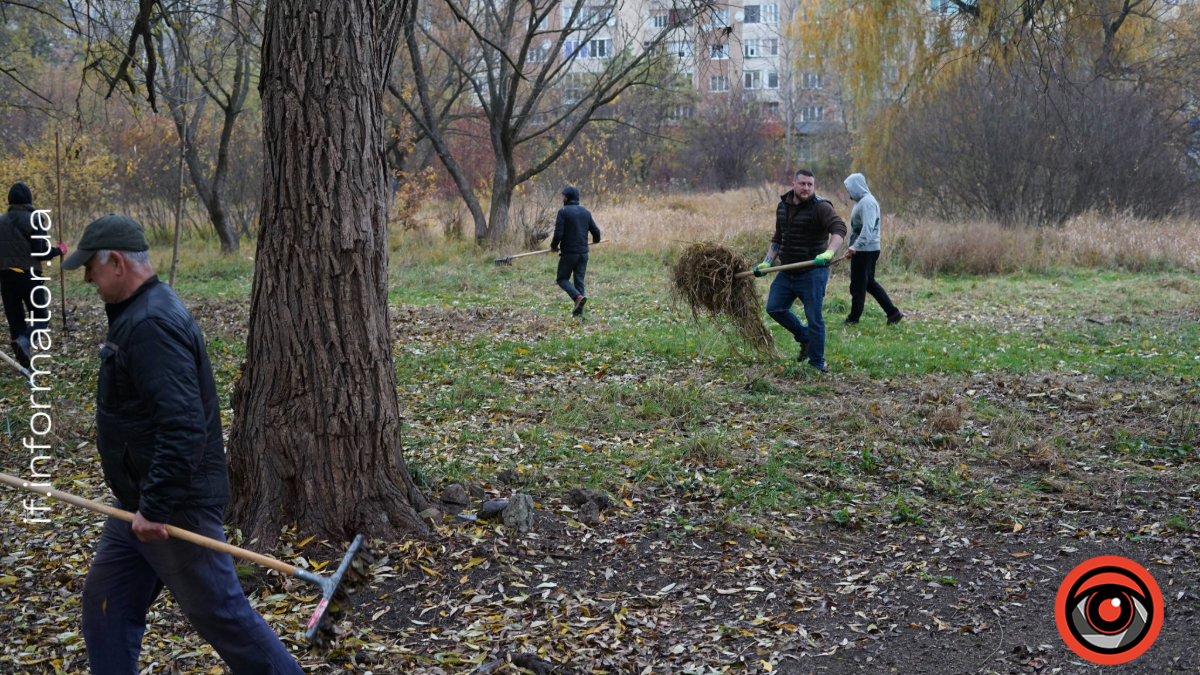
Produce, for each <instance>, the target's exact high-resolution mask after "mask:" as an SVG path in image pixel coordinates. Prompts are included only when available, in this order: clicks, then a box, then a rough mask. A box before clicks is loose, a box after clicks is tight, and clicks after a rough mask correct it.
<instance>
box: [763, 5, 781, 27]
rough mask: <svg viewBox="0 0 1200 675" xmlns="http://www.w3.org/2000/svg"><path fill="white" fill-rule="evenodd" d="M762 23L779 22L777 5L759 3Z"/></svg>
mask: <svg viewBox="0 0 1200 675" xmlns="http://www.w3.org/2000/svg"><path fill="white" fill-rule="evenodd" d="M759 8H760V9H759V15H760V16H761V18H762V22H763V23H779V5H759Z"/></svg>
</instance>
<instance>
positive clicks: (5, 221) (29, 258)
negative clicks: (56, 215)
mask: <svg viewBox="0 0 1200 675" xmlns="http://www.w3.org/2000/svg"><path fill="white" fill-rule="evenodd" d="M9 198H10V199H12V195H11V193H10V195H9ZM33 210H34V209H33V205H32V204H18V203H13V204H9V206H8V212H7V213H5V214H4V215H2V216H0V270H7V269H18V270H22V271H29V270H30V269H33V270H34V271H36V272H37V276H41V275H42V266H41V264H40V263H41V261H43V260H48V259H50V258H53V257H54V256H56V255H59V250H58V249H57V248H55V247H54V246H53V245H51V243H50V235H49V234H47V233H46V231H45V230H43V229H42V227H48V226H49V225H50V220H49V219H46V220H45V221H41V222H42V223H43V225H41V226H39V227H34V225H33ZM35 253H36V255H35Z"/></svg>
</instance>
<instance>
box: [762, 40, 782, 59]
mask: <svg viewBox="0 0 1200 675" xmlns="http://www.w3.org/2000/svg"><path fill="white" fill-rule="evenodd" d="M760 50H761V53H762V55H763V56H779V38H769V39H764V40H763V41H762V42H761V43H760Z"/></svg>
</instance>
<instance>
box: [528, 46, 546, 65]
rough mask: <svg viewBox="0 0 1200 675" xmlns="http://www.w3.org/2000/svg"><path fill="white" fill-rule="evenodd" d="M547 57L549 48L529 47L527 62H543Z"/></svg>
mask: <svg viewBox="0 0 1200 675" xmlns="http://www.w3.org/2000/svg"><path fill="white" fill-rule="evenodd" d="M549 58H550V50H549V49H543V48H541V47H530V48H529V62H530V63H545V62H546V61H547V59H549Z"/></svg>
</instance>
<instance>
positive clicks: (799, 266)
mask: <svg viewBox="0 0 1200 675" xmlns="http://www.w3.org/2000/svg"><path fill="white" fill-rule="evenodd" d="M845 259H846V256H842V257H840V258H834V259H833V260H830V261H829V264H828V265H826V267H833V266H834V265H836V264H838V263H840V262H842V261H843V260H845ZM816 266H817V264H816V263H815V262H814V261H812V260H805V261H804V262H798V263H792V264H790V265H777V266H775V267H768V268H767V269H765V270H763V271H762V272H763V274H770V273H772V272H786V271H788V270H806V269H808V268H810V267H816ZM752 276H754V271H753V270H750V271H747V272H738V273H737V274H735V275H733V278H734V279H745V278H746V277H752Z"/></svg>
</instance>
